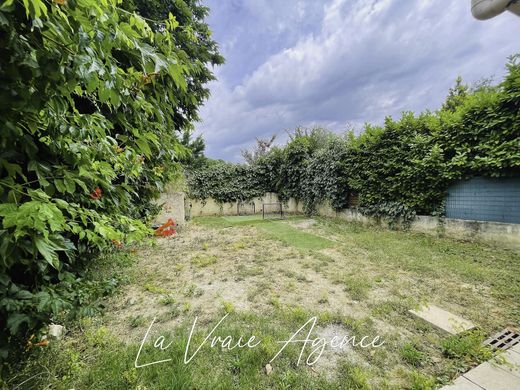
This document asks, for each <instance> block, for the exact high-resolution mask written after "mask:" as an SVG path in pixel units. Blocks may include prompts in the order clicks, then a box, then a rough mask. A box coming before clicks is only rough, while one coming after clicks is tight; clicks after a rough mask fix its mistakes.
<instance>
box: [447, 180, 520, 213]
mask: <svg viewBox="0 0 520 390" xmlns="http://www.w3.org/2000/svg"><path fill="white" fill-rule="evenodd" d="M446 216H447V217H448V218H456V219H469V220H475V221H495V222H507V223H520V177H514V178H501V179H489V178H483V177H477V178H473V179H471V180H467V181H463V182H460V183H457V184H455V185H453V186H452V187H450V188H449V190H448V197H447V198H446Z"/></svg>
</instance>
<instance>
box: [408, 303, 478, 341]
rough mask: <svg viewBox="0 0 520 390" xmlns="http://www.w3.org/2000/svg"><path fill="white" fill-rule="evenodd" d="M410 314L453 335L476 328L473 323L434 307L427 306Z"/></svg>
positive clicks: (411, 311)
mask: <svg viewBox="0 0 520 390" xmlns="http://www.w3.org/2000/svg"><path fill="white" fill-rule="evenodd" d="M409 312H410V313H412V314H414V315H416V316H417V317H419V318H422V319H423V320H425V321H427V322H429V323H430V324H432V325H434V326H436V327H437V328H439V329H442V330H444V331H446V332H448V333H451V334H457V333H461V332H464V331H466V330H469V329H473V328H474V327H475V325H474V324H473V323H472V322H471V321H468V320H465V319H464V318H462V317H459V316H458V315H455V314H452V313H450V312H449V311H446V310H444V309H441V308H440V307H437V306H434V305H427V306H425V307H423V308H422V309H420V310H409Z"/></svg>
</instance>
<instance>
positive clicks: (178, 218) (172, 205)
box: [155, 189, 186, 226]
mask: <svg viewBox="0 0 520 390" xmlns="http://www.w3.org/2000/svg"><path fill="white" fill-rule="evenodd" d="M156 203H157V204H158V205H160V206H162V209H161V212H160V213H159V215H158V216H157V218H156V219H155V223H157V224H159V225H162V224H163V223H165V222H166V221H168V219H170V218H171V219H173V221H174V222H175V223H176V224H177V225H180V226H181V225H184V224H185V223H186V214H185V209H184V193H183V192H175V191H173V190H169V189H167V190H166V191H165V192H163V193H162V194H161V197H160V198H159V199H158V200H157V202H156Z"/></svg>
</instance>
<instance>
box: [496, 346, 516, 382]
mask: <svg viewBox="0 0 520 390" xmlns="http://www.w3.org/2000/svg"><path fill="white" fill-rule="evenodd" d="M500 357H501V358H503V359H505V361H506V362H507V363H508V364H500V365H499V367H500V368H501V369H502V370H505V371H507V372H509V373H511V374H513V375H514V376H516V377H518V378H520V353H516V352H513V351H511V350H509V351H506V352H505V353H503V354H500ZM497 361H500V360H497Z"/></svg>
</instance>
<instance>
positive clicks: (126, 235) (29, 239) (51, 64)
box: [0, 0, 207, 359]
mask: <svg viewBox="0 0 520 390" xmlns="http://www.w3.org/2000/svg"><path fill="white" fill-rule="evenodd" d="M180 3H183V2H182V1H181V2H179V1H177V2H172V4H177V5H178V6H179V7H180V6H181V4H180ZM118 4H119V2H118V1H116V0H107V1H103V2H97V1H94V0H81V1H72V0H71V1H68V2H58V1H55V2H52V3H50V2H49V3H48V2H44V1H42V0H27V1H23V2H22V1H12V0H8V1H6V2H3V5H2V6H1V7H0V54H1V57H0V58H1V59H0V117H1V118H2V120H3V126H2V131H1V133H0V145H1V149H0V198H1V204H0V225H1V227H0V239H1V243H0V258H1V261H0V286H1V287H0V328H1V333H0V359H2V358H3V359H5V358H6V357H7V354H8V347H9V346H14V345H18V346H19V345H21V344H22V342H23V341H24V340H26V339H27V338H28V337H29V335H30V334H31V333H32V332H33V331H34V330H36V329H38V328H39V327H41V326H42V325H44V324H46V323H48V322H49V321H51V320H52V318H56V317H57V316H59V315H61V314H62V313H63V312H64V311H67V310H70V309H73V308H74V305H75V304H78V303H79V304H81V298H80V297H78V294H77V289H78V283H81V278H80V277H79V275H80V273H81V270H82V269H83V268H84V266H85V265H86V264H88V263H89V261H90V260H91V259H92V258H93V257H94V256H95V255H96V254H97V253H98V252H99V251H100V250H104V249H106V248H118V247H120V246H122V245H123V244H125V245H126V244H129V243H131V242H133V241H136V240H140V239H142V238H143V237H145V236H146V235H147V234H148V232H149V230H148V228H147V227H146V224H145V223H144V222H145V220H146V218H149V217H150V216H151V214H152V212H153V210H154V208H153V207H152V206H151V201H152V200H153V198H154V197H155V196H157V195H158V194H159V193H160V191H161V190H162V189H163V186H164V184H165V183H166V182H168V180H169V179H170V177H171V176H172V175H173V174H174V173H175V172H176V171H177V165H176V163H175V159H176V157H177V156H178V155H179V154H182V153H183V152H184V151H185V150H184V148H183V147H182V146H181V145H180V143H179V141H178V135H177V134H176V130H177V129H178V130H181V128H180V127H179V126H181V125H182V126H188V124H189V121H190V120H191V119H192V117H193V116H195V115H196V112H195V111H194V107H193V102H197V101H199V100H198V98H199V97H200V98H201V97H202V96H203V95H204V94H202V95H201V93H200V91H199V92H197V93H195V92H193V91H192V90H190V85H189V82H188V80H194V79H195V80H198V79H197V74H198V73H199V72H200V69H199V68H200V66H201V65H203V64H204V63H205V62H206V58H205V57H204V56H203V54H204V53H203V52H204V50H202V49H201V52H200V56H202V57H203V58H202V59H201V60H200V61H198V62H197V63H196V62H195V61H193V60H192V59H191V58H190V57H189V56H187V55H186V52H185V51H184V50H183V49H182V47H181V46H182V45H180V43H182V42H185V40H190V42H187V44H189V45H194V44H195V42H196V40H197V39H198V38H197V37H196V36H195V34H193V29H192V26H191V25H180V24H179V21H178V20H177V19H176V18H175V17H174V16H173V14H170V15H169V16H168V17H167V19H166V20H164V21H162V22H160V25H161V28H156V29H152V28H151V27H150V26H149V25H148V23H147V22H146V21H145V19H143V18H142V17H141V16H139V15H138V14H136V13H133V12H130V11H127V10H124V9H121V8H119V7H118ZM182 10H183V14H184V16H185V17H186V19H187V20H191V22H189V23H192V22H193V21H198V22H200V20H199V19H200V14H199V16H197V17H192V18H187V16H189V15H187V14H189V13H190V12H191V11H190V10H191V8H190V7H187V6H186V5H185V4H184V6H183V7H182ZM206 27H207V26H206ZM185 28H186V29H190V28H191V29H192V34H191V35H189V36H188V35H186V34H185V31H184V29H185ZM180 31H182V33H181V32H180ZM206 54H207V53H206ZM186 101H189V102H192V103H190V105H189V107H187V106H183V104H184V103H183V102H186ZM188 111H189V112H190V115H191V116H190V117H186V112H188ZM78 299H79V301H80V302H78Z"/></svg>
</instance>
